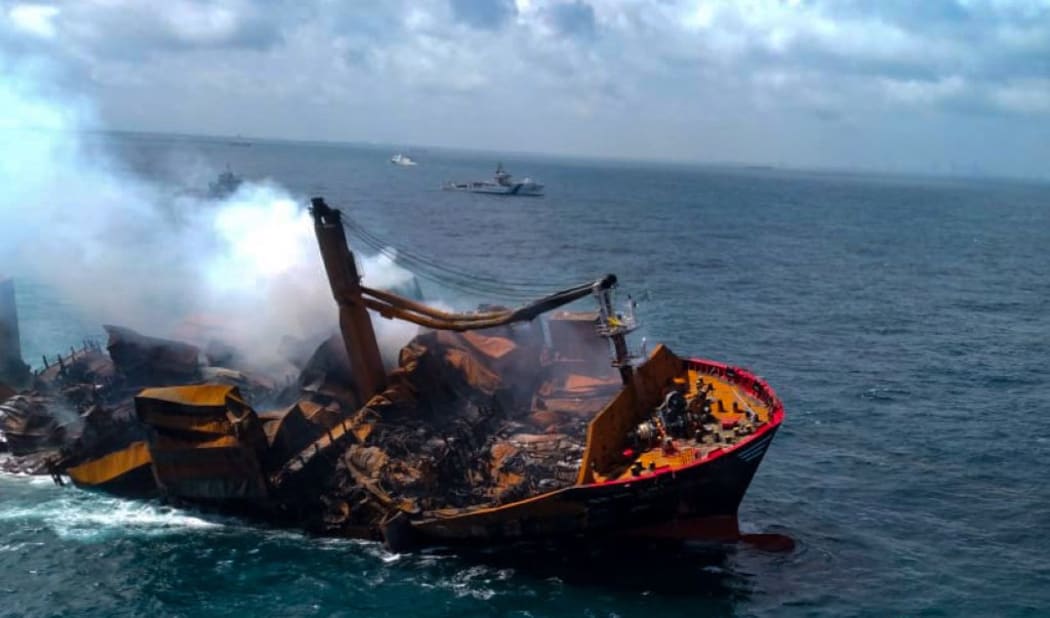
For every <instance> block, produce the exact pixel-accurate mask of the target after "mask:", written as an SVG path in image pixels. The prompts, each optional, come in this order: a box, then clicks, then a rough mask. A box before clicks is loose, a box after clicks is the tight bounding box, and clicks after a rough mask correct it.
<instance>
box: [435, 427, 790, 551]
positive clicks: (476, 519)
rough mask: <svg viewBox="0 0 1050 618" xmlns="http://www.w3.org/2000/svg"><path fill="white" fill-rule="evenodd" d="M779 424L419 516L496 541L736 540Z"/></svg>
mask: <svg viewBox="0 0 1050 618" xmlns="http://www.w3.org/2000/svg"><path fill="white" fill-rule="evenodd" d="M777 428H778V425H771V426H769V428H768V429H767V430H765V431H762V432H761V433H760V434H756V435H755V436H754V438H753V439H751V440H748V441H746V442H744V443H741V444H740V445H738V446H737V447H736V448H734V449H733V450H732V451H730V452H726V453H724V454H723V455H721V456H718V457H714V458H712V459H710V460H708V461H705V462H703V463H699V464H696V465H693V466H688V467H685V468H682V469H680V470H677V471H673V472H670V471H669V472H665V473H658V474H648V475H644V474H643V475H641V476H639V477H638V478H637V479H632V480H630V481H617V482H610V483H602V484H594V485H583V486H574V487H570V488H567V489H564V490H561V491H558V492H554V493H552V494H547V495H545V496H538V497H536V498H534V499H532V500H526V501H524V502H522V503H520V504H517V505H512V506H511V507H510V508H506V509H494V510H490V511H488V512H479V513H473V514H464V515H460V516H458V517H454V518H449V519H430V520H426V521H421V522H417V523H416V524H415V528H416V530H417V532H418V534H419V536H420V537H421V538H420V539H417V540H420V541H424V542H430V543H445V544H466V545H470V544H489V543H499V542H519V541H545V540H550V539H551V538H552V537H558V536H563V537H581V536H582V537H588V536H594V537H603V536H608V535H614V536H615V535H618V534H625V535H632V536H633V535H640V536H653V537H664V538H666V537H673V538H679V539H682V540H686V539H691V538H701V539H711V540H730V539H732V538H735V537H736V535H737V534H738V531H737V529H736V515H737V510H738V508H739V506H740V502H741V500H743V497H744V494H745V492H746V491H747V488H748V485H750V483H751V479H752V477H754V475H755V472H756V471H757V469H758V466H759V464H760V463H761V461H762V457H763V456H764V455H765V451H766V449H767V448H768V446H769V444H770V442H771V441H772V439H773V436H774V434H775V433H776V430H777Z"/></svg>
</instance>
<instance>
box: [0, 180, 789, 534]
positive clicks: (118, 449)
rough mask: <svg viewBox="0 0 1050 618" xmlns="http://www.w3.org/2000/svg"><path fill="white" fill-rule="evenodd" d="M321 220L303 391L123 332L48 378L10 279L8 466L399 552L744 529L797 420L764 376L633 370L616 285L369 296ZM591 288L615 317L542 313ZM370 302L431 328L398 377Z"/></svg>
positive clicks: (51, 368)
mask: <svg viewBox="0 0 1050 618" xmlns="http://www.w3.org/2000/svg"><path fill="white" fill-rule="evenodd" d="M311 214H312V215H313V218H314V228H315V232H316V235H317V240H318V243H319V245H320V251H321V256H322V259H323V262H324V267H325V270H326V272H327V275H328V280H329V282H330V284H331V288H332V293H333V295H334V297H335V300H336V302H337V303H338V306H339V329H340V334H339V335H334V336H333V337H331V338H330V339H329V340H327V341H325V342H324V343H323V344H322V345H321V346H320V347H319V348H317V349H316V350H315V351H314V352H313V354H312V355H311V356H310V357H309V358H308V359H307V360H305V361H304V362H302V363H301V372H300V375H299V377H298V379H297V380H296V381H294V382H291V383H287V384H280V383H277V382H275V381H273V380H269V379H267V378H261V377H258V376H253V375H250V374H248V373H245V372H241V371H238V370H236V369H235V368H231V367H230V365H231V364H234V363H235V357H234V356H232V355H231V354H230V351H229V350H228V349H227V348H225V347H224V346H222V345H218V344H212V345H209V346H208V347H207V348H205V349H204V350H202V349H200V348H198V347H197V346H194V345H190V344H187V343H181V342H176V341H170V340H164V339H156V338H152V337H146V336H143V335H140V334H138V333H136V332H134V331H131V330H129V329H125V328H120V327H116V326H106V327H105V329H106V331H107V333H108V336H109V341H108V344H107V345H106V348H105V349H102V347H101V346H97V345H92V344H85V345H84V346H83V347H82V348H81V349H74V350H71V352H70V354H69V355H68V356H59V357H58V358H57V359H53V360H49V359H47V358H45V359H44V365H45V368H44V369H43V370H41V371H40V372H38V373H36V374H32V375H31V374H29V372H28V369H27V368H26V367H25V365H24V363H22V361H21V359H20V357H19V354H18V352H17V346H18V343H17V342H18V333H17V320H16V319H15V318H14V317H13V314H14V309H13V300H11V299H10V298H8V301H7V302H6V303H5V302H3V299H4V298H5V294H4V290H5V288H3V287H2V286H0V310H2V309H3V308H4V307H5V306H9V307H8V309H7V313H6V314H4V313H3V311H0V324H5V323H6V324H7V325H8V326H7V330H6V331H5V330H0V362H2V363H3V365H2V366H0V381H7V382H8V383H9V384H12V385H14V386H22V387H24V390H21V391H16V390H15V388H12V387H10V386H5V385H2V384H0V402H2V403H0V432H2V435H3V436H5V437H6V446H7V448H8V449H9V450H10V452H11V455H12V456H11V457H10V458H8V459H7V460H6V461H5V463H4V466H5V467H7V468H8V469H10V470H17V471H28V472H32V473H37V474H44V473H47V474H51V475H52V476H53V477H54V478H55V479H56V480H57V481H59V482H61V481H62V479H63V478H64V477H68V478H69V479H71V480H72V482H73V483H74V484H76V485H77V486H80V487H83V488H88V489H95V490H100V491H105V492H109V493H113V494H117V495H121V496H127V497H136V498H138V497H161V498H164V499H167V500H169V501H173V502H175V503H187V504H194V505H202V506H210V507H217V508H220V509H222V510H225V511H230V512H234V513H239V514H242V515H248V516H251V517H256V518H262V519H264V520H267V521H272V522H282V523H290V524H294V525H297V526H301V527H303V528H305V529H308V530H310V531H313V532H316V533H320V534H326V535H338V536H350V537H361V538H370V539H379V540H383V541H385V542H386V543H387V544H389V545H390V546H392V547H395V548H405V547H413V546H419V545H427V544H445V545H455V544H479V543H493V542H503V541H517V540H541V539H551V538H564V537H574V538H579V537H593V536H601V535H609V534H622V535H643V536H657V537H671V538H693V537H703V538H720V539H726V538H734V537H735V536H736V535H738V534H739V531H738V528H737V523H736V513H737V508H738V506H739V504H740V501H741V499H742V498H743V495H744V492H745V491H746V489H747V487H748V485H749V483H750V481H751V478H752V476H753V475H754V473H755V470H756V469H757V467H758V465H759V463H760V461H761V460H762V457H763V455H764V453H765V450H766V448H767V447H768V445H769V443H770V441H771V440H772V438H773V435H774V434H775V432H776V430H777V428H778V427H779V425H780V424H781V422H782V420H783V407H782V405H781V403H780V401H779V400H778V399H777V397H776V395H775V394H774V393H773V391H772V390H771V389H770V388H769V387H768V386H767V385H766V384H765V382H764V381H762V380H761V379H760V378H758V377H756V376H754V375H753V374H751V373H750V372H748V371H746V370H743V369H740V368H736V367H731V366H727V365H725V364H722V363H717V362H713V361H705V360H685V359H681V358H679V357H677V356H675V355H674V354H673V353H671V351H670V350H668V349H667V348H666V347H664V346H662V345H661V346H657V347H656V348H655V349H654V350H653V351H652V353H651V354H649V355H648V356H647V358H645V359H642V360H641V361H640V362H635V361H633V360H632V359H631V358H630V357H629V354H628V347H627V342H626V335H627V334H628V333H629V332H630V331H631V330H632V329H633V328H634V327H635V324H634V316H633V308H632V309H631V310H629V311H628V312H627V315H620V314H617V313H616V312H615V311H614V305H613V302H612V298H611V294H612V290H613V288H614V287H615V285H616V278H615V277H614V276H612V275H608V276H606V277H603V278H602V279H599V280H597V281H595V282H593V283H588V284H585V285H581V286H578V287H574V288H570V289H567V290H563V291H561V292H557V293H555V294H551V295H549V296H546V297H544V298H542V299H540V300H538V301H535V302H532V303H530V304H527V305H525V306H523V307H521V308H518V309H506V308H491V307H490V308H486V309H484V310H479V311H477V312H473V313H450V312H445V311H440V310H437V309H434V308H432V307H429V306H427V305H425V304H422V303H420V302H416V301H413V300H409V299H406V298H403V297H401V296H399V295H397V294H394V293H391V292H386V291H382V290H377V289H373V288H370V287H366V286H364V285H361V278H360V276H359V274H358V272H357V269H356V266H355V262H354V256H353V254H352V253H351V252H350V249H349V246H348V244H347V240H346V236H345V232H344V229H345V228H350V229H352V224H351V226H348V225H345V222H344V221H343V218H342V213H341V212H340V211H338V210H334V209H331V208H329V207H328V206H327V205H326V204H325V202H324V200H322V199H320V198H315V199H314V200H313V201H312V208H311ZM9 288H10V283H8V284H7V293H6V297H13V294H12V292H11V291H10V289H9ZM590 295H593V296H594V297H595V298H596V299H597V301H598V310H597V312H557V313H554V314H552V315H550V316H549V317H546V318H545V326H546V330H547V334H546V335H545V333H544V329H543V327H542V325H541V324H540V322H539V321H537V320H536V318H537V317H539V316H541V315H542V314H545V313H548V312H551V311H553V310H555V309H557V308H559V307H561V306H563V305H565V304H567V303H570V302H573V301H575V300H578V299H581V298H584V297H586V296H590ZM369 310H372V311H374V312H376V313H377V314H379V315H380V316H383V317H385V318H392V319H398V320H407V321H409V322H412V323H415V324H418V325H420V326H423V327H424V330H423V331H422V332H421V334H419V335H418V336H417V337H415V338H414V339H413V340H412V341H411V342H410V343H409V344H408V345H406V346H405V347H404V348H403V349H402V350H401V352H400V357H399V359H398V362H397V367H396V368H395V369H394V370H393V371H390V372H389V373H388V372H387V371H385V370H384V365H383V362H382V358H381V357H380V351H379V346H378V345H377V343H376V337H375V333H374V331H373V329H372V323H371V318H370V315H369ZM5 316H6V320H5V319H3V318H5ZM12 324H13V325H14V326H11V325H12ZM547 339H549V342H550V343H549V344H548V343H547ZM610 348H611V350H612V356H613V362H612V364H611V366H610V364H609V362H608V357H609V352H610ZM5 350H6V351H7V352H4V351H5ZM12 350H13V352H12ZM202 357H203V358H204V359H206V362H204V363H203V364H202V362H201V359H202ZM614 368H615V370H614ZM257 409H258V410H263V411H261V412H259V411H257Z"/></svg>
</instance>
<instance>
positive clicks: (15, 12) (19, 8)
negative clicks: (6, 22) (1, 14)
mask: <svg viewBox="0 0 1050 618" xmlns="http://www.w3.org/2000/svg"><path fill="white" fill-rule="evenodd" d="M58 13H59V10H58V7H56V6H49V5H46V4H16V5H14V6H12V7H11V9H10V10H9V11H8V12H7V17H8V19H10V20H11V23H12V24H13V25H14V26H15V27H16V28H18V29H19V30H22V31H24V32H27V33H29V34H32V35H34V36H38V37H43V38H46V39H50V38H54V36H55V23H54V20H55V17H57V16H58Z"/></svg>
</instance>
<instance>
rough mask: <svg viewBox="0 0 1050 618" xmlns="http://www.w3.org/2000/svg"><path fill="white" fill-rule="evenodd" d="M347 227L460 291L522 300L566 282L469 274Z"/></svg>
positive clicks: (346, 221) (423, 274) (374, 246)
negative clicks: (556, 282) (553, 282)
mask: <svg viewBox="0 0 1050 618" xmlns="http://www.w3.org/2000/svg"><path fill="white" fill-rule="evenodd" d="M343 226H344V227H345V228H346V230H347V231H348V232H350V233H351V234H352V235H353V236H354V237H355V238H356V239H357V240H359V241H360V242H362V243H363V244H364V245H365V246H367V247H369V248H370V249H372V250H373V251H376V252H377V253H379V254H381V255H383V256H385V257H387V258H388V259H390V260H391V261H393V262H395V263H397V264H399V265H401V266H403V267H405V268H407V269H408V270H410V271H412V272H413V273H414V274H416V275H418V276H420V277H421V278H424V279H428V280H430V281H433V282H435V283H438V284H441V285H445V286H447V287H450V288H453V289H457V290H459V291H464V292H468V293H471V294H480V295H488V296H496V297H499V298H506V299H518V300H521V299H530V298H534V297H535V296H536V295H537V294H539V293H542V292H546V291H549V290H551V289H558V288H560V287H562V284H551V283H545V282H539V281H522V280H510V279H497V278H495V277H492V276H488V275H483V274H477V273H468V272H466V271H462V270H458V269H455V268H451V267H448V266H444V265H442V264H439V263H437V262H435V261H434V260H432V259H429V258H426V257H423V256H421V255H418V254H414V253H412V252H409V251H403V250H399V249H396V248H394V247H393V246H392V245H391V244H390V243H388V242H385V241H384V240H382V239H380V238H379V237H377V236H375V235H374V234H372V233H371V232H369V231H367V230H365V229H364V228H363V227H362V226H361V225H359V224H357V223H355V222H353V221H350V220H349V219H344V220H343Z"/></svg>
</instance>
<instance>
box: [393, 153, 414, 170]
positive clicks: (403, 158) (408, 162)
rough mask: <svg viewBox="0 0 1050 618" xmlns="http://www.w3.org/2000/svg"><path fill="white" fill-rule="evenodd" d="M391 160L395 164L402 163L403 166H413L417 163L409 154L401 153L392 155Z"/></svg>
mask: <svg viewBox="0 0 1050 618" xmlns="http://www.w3.org/2000/svg"><path fill="white" fill-rule="evenodd" d="M390 162H391V163H393V164H394V165H400V166H401V167H412V166H413V165H416V162H415V161H413V160H412V159H411V158H409V157H408V156H407V155H403V154H401V153H398V154H396V155H394V156H392V157H390Z"/></svg>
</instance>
